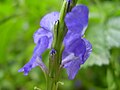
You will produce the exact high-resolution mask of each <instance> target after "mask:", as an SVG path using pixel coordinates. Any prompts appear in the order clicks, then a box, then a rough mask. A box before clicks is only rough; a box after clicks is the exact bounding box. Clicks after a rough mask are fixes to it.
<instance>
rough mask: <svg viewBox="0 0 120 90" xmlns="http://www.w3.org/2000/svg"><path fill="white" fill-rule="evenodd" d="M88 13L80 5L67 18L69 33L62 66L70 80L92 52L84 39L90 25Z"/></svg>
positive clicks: (65, 43) (90, 46) (66, 38)
mask: <svg viewBox="0 0 120 90" xmlns="http://www.w3.org/2000/svg"><path fill="white" fill-rule="evenodd" d="M88 13H89V11H88V8H87V7H86V6H84V5H78V6H76V7H74V8H73V9H72V11H71V12H69V13H68V14H67V15H66V17H65V23H66V26H67V28H68V32H67V35H66V37H65V38H64V45H65V50H64V51H63V61H62V64H63V66H64V68H66V70H67V74H68V77H69V79H74V77H75V75H76V74H77V72H78V70H79V69H80V65H81V64H84V62H85V61H86V60H87V58H88V57H89V55H90V53H91V52H92V45H91V44H90V42H89V41H88V40H86V39H85V38H83V37H82V36H83V35H84V33H85V30H86V28H87V25H88Z"/></svg>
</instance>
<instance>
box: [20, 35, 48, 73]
mask: <svg viewBox="0 0 120 90" xmlns="http://www.w3.org/2000/svg"><path fill="white" fill-rule="evenodd" d="M48 44H49V39H48V37H47V36H44V37H41V39H40V40H39V43H38V44H37V46H36V47H35V49H34V53H33V56H32V58H31V59H30V61H29V62H28V63H27V64H25V65H24V66H23V67H22V68H21V69H20V70H19V71H18V72H24V75H28V73H29V71H30V70H31V69H32V68H34V67H36V66H38V65H40V67H41V68H42V69H44V68H45V65H44V64H43V63H42V60H41V54H42V53H43V52H44V51H45V50H46V49H47V48H48ZM38 58H39V59H38Z"/></svg>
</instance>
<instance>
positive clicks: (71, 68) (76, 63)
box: [64, 59, 81, 79]
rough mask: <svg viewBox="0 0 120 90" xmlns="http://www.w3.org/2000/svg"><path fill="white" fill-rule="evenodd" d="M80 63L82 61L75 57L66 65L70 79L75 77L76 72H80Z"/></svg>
mask: <svg viewBox="0 0 120 90" xmlns="http://www.w3.org/2000/svg"><path fill="white" fill-rule="evenodd" d="M80 63H81V62H80V60H79V59H75V60H72V61H71V62H69V63H66V64H65V65H64V68H66V70H67V74H68V78H69V79H74V78H75V76H76V74H77V73H78V70H79V69H80Z"/></svg>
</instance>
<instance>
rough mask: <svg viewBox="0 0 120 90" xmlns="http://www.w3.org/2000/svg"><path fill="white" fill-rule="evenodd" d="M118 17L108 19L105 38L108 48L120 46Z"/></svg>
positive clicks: (119, 21)
mask: <svg viewBox="0 0 120 90" xmlns="http://www.w3.org/2000/svg"><path fill="white" fill-rule="evenodd" d="M119 24H120V17H115V18H112V19H110V20H109V21H108V24H107V28H108V30H107V31H106V39H107V44H108V47H109V48H112V47H120V25H119Z"/></svg>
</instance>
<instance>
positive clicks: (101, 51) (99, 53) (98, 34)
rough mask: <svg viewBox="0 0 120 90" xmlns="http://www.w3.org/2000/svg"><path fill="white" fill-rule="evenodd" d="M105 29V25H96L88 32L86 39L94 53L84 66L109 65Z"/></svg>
mask: <svg viewBox="0 0 120 90" xmlns="http://www.w3.org/2000/svg"><path fill="white" fill-rule="evenodd" d="M103 27H104V26H103V25H94V26H91V27H89V28H88V30H87V33H86V38H87V39H88V40H89V41H90V42H91V44H92V49H93V51H92V53H91V55H90V57H89V59H88V60H87V61H86V63H85V64H84V66H92V65H98V66H101V65H103V64H105V65H107V64H109V50H108V48H107V45H106V40H105V32H104V28H103Z"/></svg>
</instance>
